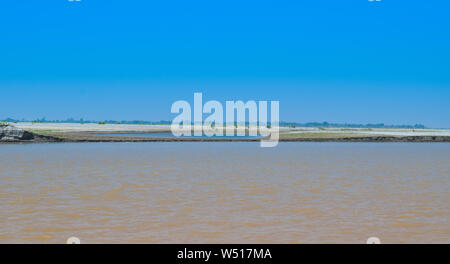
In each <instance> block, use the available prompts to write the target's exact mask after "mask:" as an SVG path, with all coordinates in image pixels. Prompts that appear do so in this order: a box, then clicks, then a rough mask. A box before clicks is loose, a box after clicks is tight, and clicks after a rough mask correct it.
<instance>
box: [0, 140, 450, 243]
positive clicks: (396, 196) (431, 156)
mask: <svg viewBox="0 0 450 264" xmlns="http://www.w3.org/2000/svg"><path fill="white" fill-rule="evenodd" d="M449 161H450V144H448V143H280V144H279V145H278V147H275V148H267V149H263V148H260V147H259V143H257V142H234V143H233V142H226V143H220V142H209V143H206V142H203V143H195V142H166V143H157V142H154V143H59V144H31V145H28V144H27V145H0V243H64V242H65V241H66V239H67V238H69V237H71V236H76V237H79V238H80V239H81V241H82V243H365V241H366V240H367V238H368V237H372V236H376V237H379V238H380V239H381V241H382V242H384V243H450V193H449V190H450V176H449V175H450V162H449Z"/></svg>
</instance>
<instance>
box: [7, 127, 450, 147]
mask: <svg viewBox="0 0 450 264" xmlns="http://www.w3.org/2000/svg"><path fill="white" fill-rule="evenodd" d="M14 126H17V127H18V128H20V129H23V130H25V131H28V132H30V133H33V135H34V139H32V140H16V141H2V142H1V143H2V144H5V143H6V144H15V143H63V142H72V143H77V142H79V143H81V142H85V143H87V142H92V143H94V142H259V141H260V140H261V139H260V138H220V137H199V138H192V137H170V138H166V137H151V134H154V133H167V132H170V126H169V125H123V124H72V123H67V124H62V123H44V124H41V123H39V124H32V123H17V124H14ZM220 129H223V128H220ZM121 133H126V134H133V133H141V134H147V133H148V134H149V136H148V137H136V136H129V135H127V136H121V135H120V134H121ZM102 134H105V135H102ZM111 134H118V135H111ZM279 141H280V142H450V130H439V129H359V128H356V129H349V128H328V129H324V128H289V127H280V138H279Z"/></svg>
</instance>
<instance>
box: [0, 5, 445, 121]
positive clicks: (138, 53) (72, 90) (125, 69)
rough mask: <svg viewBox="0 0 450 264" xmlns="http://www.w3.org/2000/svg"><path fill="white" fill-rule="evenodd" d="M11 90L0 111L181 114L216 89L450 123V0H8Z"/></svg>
mask: <svg viewBox="0 0 450 264" xmlns="http://www.w3.org/2000/svg"><path fill="white" fill-rule="evenodd" d="M0 92H1V93H0V97H1V98H2V102H1V108H0V109H1V110H0V119H1V118H6V117H12V118H18V119H21V118H26V119H34V118H41V117H46V118H47V119H65V118H68V117H73V118H77V119H78V118H84V119H96V120H103V119H114V120H122V119H127V120H134V119H139V120H161V119H164V120H170V119H172V118H173V117H174V116H173V115H172V114H170V106H171V104H172V103H173V102H174V101H176V100H180V99H181V100H183V99H184V100H186V99H189V100H192V97H193V93H194V92H203V93H204V99H205V100H212V99H214V100H220V101H225V100H231V99H241V100H250V99H253V100H279V101H280V115H281V116H280V118H281V120H284V121H298V122H308V121H328V122H353V123H369V122H371V123H378V122H382V123H386V124H415V123H422V124H425V125H427V126H430V127H450V102H449V99H450V1H447V0H427V1H424V0H422V1H417V0H408V1H406V0H382V2H369V1H367V0H340V1H335V0H333V1H332V0H314V1H311V0H309V1H301V0H295V1H294V0H292V1H284V0H274V1H264V0H259V1H250V0H239V1H235V0H205V1H197V0H191V1H175V0H154V1H148V0H145V1H144V0H142V1H137V0H126V1H125V0H121V1H118V0H82V2H69V1H67V0H46V1H41V0H21V1H17V0H4V1H2V4H1V7H0Z"/></svg>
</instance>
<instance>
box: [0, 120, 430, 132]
mask: <svg viewBox="0 0 450 264" xmlns="http://www.w3.org/2000/svg"><path fill="white" fill-rule="evenodd" d="M0 121H3V122H9V123H14V122H33V123H79V124H85V123H87V124H88V123H97V124H133V125H140V124H142V125H169V124H171V123H172V121H167V120H160V121H143V120H131V121H130V120H121V121H118V120H84V119H83V118H80V119H74V118H68V119H66V120H46V118H45V117H43V118H41V119H35V120H25V119H22V120H18V119H13V118H6V119H4V120H0ZM245 125H249V123H246V124H245ZM269 125H270V124H269ZM280 126H286V127H321V128H329V127H338V128H406V129H424V128H426V127H425V126H424V125H422V124H415V125H386V124H383V123H379V124H349V123H344V124H342V123H328V122H308V123H297V122H280Z"/></svg>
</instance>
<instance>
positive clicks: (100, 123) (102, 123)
mask: <svg viewBox="0 0 450 264" xmlns="http://www.w3.org/2000/svg"><path fill="white" fill-rule="evenodd" d="M98 124H99V125H104V124H106V122H104V121H100V122H98Z"/></svg>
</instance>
